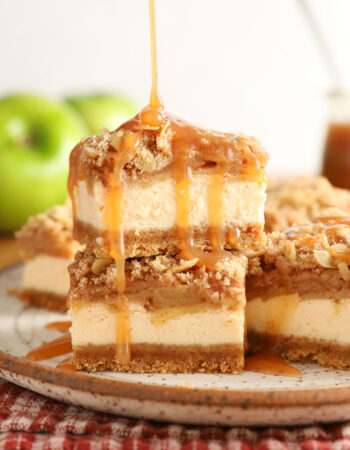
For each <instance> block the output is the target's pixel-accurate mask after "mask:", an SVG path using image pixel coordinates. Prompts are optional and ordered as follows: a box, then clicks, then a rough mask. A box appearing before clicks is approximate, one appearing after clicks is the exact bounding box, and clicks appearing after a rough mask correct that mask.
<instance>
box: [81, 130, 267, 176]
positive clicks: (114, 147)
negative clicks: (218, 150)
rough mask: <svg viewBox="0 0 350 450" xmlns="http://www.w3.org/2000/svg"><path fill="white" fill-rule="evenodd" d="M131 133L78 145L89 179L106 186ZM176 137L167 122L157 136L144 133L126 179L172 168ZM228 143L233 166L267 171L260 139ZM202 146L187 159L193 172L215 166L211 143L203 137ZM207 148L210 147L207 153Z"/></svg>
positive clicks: (113, 134) (237, 137) (235, 137)
mask: <svg viewBox="0 0 350 450" xmlns="http://www.w3.org/2000/svg"><path fill="white" fill-rule="evenodd" d="M130 133H132V132H131V131H129V130H127V129H118V130H116V131H113V132H110V131H108V130H107V129H103V130H102V133H101V134H99V135H95V136H91V137H88V138H86V139H83V140H82V141H81V143H80V144H78V147H77V148H78V150H79V151H80V152H81V161H82V163H83V165H84V168H85V171H86V172H85V175H86V177H87V178H89V177H92V178H98V179H100V180H101V181H102V182H106V180H107V177H108V175H109V174H110V173H111V172H113V168H114V155H115V153H118V152H119V151H120V149H121V148H122V147H123V144H124V142H125V140H126V138H127V137H128V135H129V134H130ZM173 137H174V132H173V130H172V128H171V125H169V123H168V122H167V123H166V124H165V125H164V126H163V128H162V129H161V131H160V132H157V133H156V134H155V133H154V130H142V133H141V141H140V145H139V146H138V148H137V149H136V151H135V152H134V153H133V154H132V156H131V159H130V161H129V162H128V164H126V165H125V168H124V174H125V176H130V177H132V178H136V177H139V176H140V175H142V174H145V175H147V174H149V173H154V172H158V171H161V170H163V169H165V168H167V167H170V165H171V163H172V162H173V159H174V155H173V150H172V144H173ZM225 139H226V140H227V143H230V144H231V145H232V147H233V148H234V152H232V154H230V155H227V156H226V155H225V157H228V158H230V159H231V163H232V165H233V166H235V165H238V166H239V167H241V166H242V167H245V166H249V165H250V163H252V165H254V169H256V167H255V166H256V164H257V165H258V169H259V170H263V169H264V168H265V166H266V164H267V161H268V155H267V153H266V151H265V150H264V149H263V147H262V146H261V144H260V142H259V141H258V140H257V139H255V138H253V137H250V136H246V135H244V134H239V135H227V137H226V138H225ZM201 145H202V146H203V148H204V150H203V148H202V149H201V151H200V152H198V151H196V148H195V147H194V148H193V149H192V150H191V151H190V152H189V155H188V156H189V158H188V159H189V161H190V164H191V167H192V168H193V169H198V168H205V167H207V166H208V165H209V166H210V165H212V164H215V163H216V162H215V161H214V160H213V157H212V156H213V155H212V153H211V151H210V149H211V147H212V145H211V143H210V142H209V141H207V140H206V138H205V137H203V138H202V139H201ZM206 146H208V151H207V152H206V151H205V148H206ZM253 160H254V163H253Z"/></svg>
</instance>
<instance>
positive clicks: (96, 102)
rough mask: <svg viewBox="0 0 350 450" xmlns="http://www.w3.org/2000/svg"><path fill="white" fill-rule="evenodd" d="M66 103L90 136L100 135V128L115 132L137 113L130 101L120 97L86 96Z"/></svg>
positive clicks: (72, 98) (69, 99)
mask: <svg viewBox="0 0 350 450" xmlns="http://www.w3.org/2000/svg"><path fill="white" fill-rule="evenodd" d="M66 101H67V103H68V104H69V105H70V106H72V107H73V108H75V109H76V111H78V112H79V114H81V116H82V117H83V119H84V120H85V122H86V124H87V126H88V128H89V132H90V134H98V133H100V131H101V128H102V127H106V128H108V129H109V130H115V129H116V128H118V127H119V125H121V124H122V123H124V122H125V121H127V120H128V119H131V117H133V116H134V115H135V114H136V113H137V111H138V110H137V108H136V106H135V105H134V104H133V102H132V101H131V100H129V99H127V98H126V97H123V96H120V95H90V96H89V95H86V96H78V97H71V98H68V99H67V100H66Z"/></svg>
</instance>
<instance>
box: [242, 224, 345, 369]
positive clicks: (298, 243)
mask: <svg viewBox="0 0 350 450" xmlns="http://www.w3.org/2000/svg"><path fill="white" fill-rule="evenodd" d="M349 264H350V218H349V217H344V216H340V217H339V216H338V217H337V216H329V217H323V218H319V219H318V220H317V221H315V222H313V223H311V222H310V223H307V224H305V225H299V226H295V227H290V228H287V229H285V230H284V231H283V232H273V233H271V234H270V235H269V236H268V241H267V247H266V248H265V249H263V250H262V254H261V255H260V256H255V257H252V258H251V259H250V276H249V277H248V278H247V285H246V295H247V325H248V337H249V343H250V348H251V350H253V351H258V350H261V349H262V348H264V347H266V346H269V347H270V348H273V349H274V350H275V351H277V352H279V353H280V354H281V355H282V356H284V357H286V358H288V359H290V360H293V361H299V360H300V361H304V360H306V361H317V362H318V363H319V364H321V365H323V366H326V367H334V368H337V369H350V327H349V323H350V270H349Z"/></svg>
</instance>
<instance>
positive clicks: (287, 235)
mask: <svg viewBox="0 0 350 450" xmlns="http://www.w3.org/2000/svg"><path fill="white" fill-rule="evenodd" d="M349 265H350V217H346V216H329V217H320V218H318V219H316V220H315V221H314V222H307V223H305V224H303V225H298V226H294V227H288V228H285V229H284V230H283V231H281V232H272V233H270V234H268V237H267V244H266V248H265V250H264V253H263V254H262V255H259V256H253V257H252V258H251V260H250V261H249V272H250V274H252V275H261V274H262V273H263V271H267V272H268V271H270V270H272V269H273V268H276V269H277V270H278V271H280V272H281V273H284V274H288V273H291V272H292V271H293V270H295V269H297V270H301V271H302V270H305V271H307V270H310V269H316V270H317V271H318V272H319V273H321V272H323V271H324V270H325V269H338V270H339V272H340V275H341V277H342V278H343V280H344V281H349V280H350V271H349V268H348V266H349Z"/></svg>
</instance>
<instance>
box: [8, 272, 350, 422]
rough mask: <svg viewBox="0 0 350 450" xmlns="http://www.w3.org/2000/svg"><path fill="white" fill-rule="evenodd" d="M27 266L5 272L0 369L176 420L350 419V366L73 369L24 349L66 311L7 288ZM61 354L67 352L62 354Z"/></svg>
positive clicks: (118, 407)
mask: <svg viewBox="0 0 350 450" xmlns="http://www.w3.org/2000/svg"><path fill="white" fill-rule="evenodd" d="M21 273H22V267H21V266H14V267H11V268H9V269H6V270H3V271H1V272H0V350H1V351H0V376H1V377H2V378H4V379H6V380H9V381H12V382H13V383H16V384H18V385H20V386H24V387H26V388H29V389H31V390H33V391H35V392H38V393H40V394H44V395H47V396H49V397H52V398H55V399H57V400H61V401H64V402H66V403H71V404H74V405H80V406H84V407H87V408H90V409H95V410H98V411H103V412H107V413H115V414H120V415H125V416H130V417H137V418H145V419H154V420H161V421H168V422H173V421H174V422H178V423H194V424H208V425H209V424H210V425H214V424H220V425H267V424H268V425H272V424H274V425H282V424H284V425H285V424H291V425H292V424H293V425H295V424H307V423H313V422H330V421H340V420H349V419H350V372H340V371H329V370H327V369H323V368H320V367H318V366H317V365H311V364H310V365H296V367H298V368H299V369H300V370H301V371H302V374H303V375H302V377H300V378H289V377H279V376H272V375H262V374H258V373H252V372H245V373H243V374H242V375H239V376H234V375H202V374H196V375H147V374H146V375H144V374H143V375H140V374H124V373H111V372H103V373H99V374H97V375H96V374H93V375H92V374H89V373H80V372H78V373H71V372H65V371H62V370H58V369H56V368H55V366H56V364H57V362H58V359H52V360H50V361H45V362H43V363H32V362H29V361H26V360H25V359H24V358H23V357H24V355H25V354H26V353H27V352H28V351H29V350H31V349H33V348H34V347H36V346H38V345H40V344H42V343H43V342H45V341H48V340H51V339H54V338H55V337H58V336H59V333H58V332H56V331H53V330H47V329H45V328H44V325H45V324H46V323H48V322H52V321H57V320H65V319H67V317H66V316H65V315H64V314H56V313H49V312H46V311H43V310H39V309H34V308H25V307H23V306H22V305H21V304H20V303H19V302H18V301H17V300H16V299H15V298H14V297H12V296H10V295H8V293H7V290H8V289H10V288H13V287H18V286H19V285H20V280H21ZM60 359H62V358H60Z"/></svg>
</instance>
